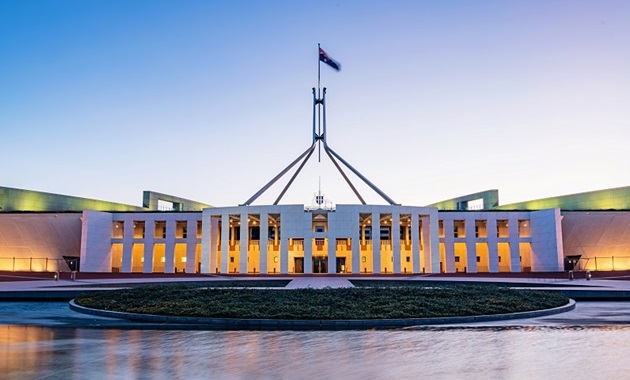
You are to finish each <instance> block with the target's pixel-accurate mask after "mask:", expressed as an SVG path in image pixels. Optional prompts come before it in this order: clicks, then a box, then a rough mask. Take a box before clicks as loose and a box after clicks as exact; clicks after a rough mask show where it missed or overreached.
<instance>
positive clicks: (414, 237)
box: [411, 214, 428, 273]
mask: <svg viewBox="0 0 630 380" xmlns="http://www.w3.org/2000/svg"><path fill="white" fill-rule="evenodd" d="M427 227H428V226H425V225H424V224H423V225H422V228H423V229H424V228H427ZM427 248H428V247H425V248H424V249H427ZM411 262H412V265H413V273H420V215H418V214H411Z"/></svg>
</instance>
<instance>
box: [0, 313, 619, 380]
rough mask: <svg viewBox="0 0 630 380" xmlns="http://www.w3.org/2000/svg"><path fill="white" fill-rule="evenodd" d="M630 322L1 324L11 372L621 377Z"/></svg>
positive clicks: (19, 375)
mask: <svg viewBox="0 0 630 380" xmlns="http://www.w3.org/2000/svg"><path fill="white" fill-rule="evenodd" d="M628 352H630V326H628V325H617V326H589V327H574V326H525V327H523V326H487V327H454V328H445V327H435V328H427V329H423V330H396V331H336V332H326V331H324V332H321V331H308V332H295V331H288V332H282V331H260V332H258V331H232V332H223V331H168V330H167V331H158V330H114V329H83V328H49V327H35V326H18V325H0V370H1V371H2V372H1V373H2V375H0V377H1V378H4V379H202V378H203V379H387V378H397V379H418V378H429V379H466V378H471V379H472V378H474V379H478V378H494V379H536V378H538V379H549V378H555V379H573V378H588V379H622V378H628V376H630V375H629V374H630V360H628V358H627V354H628Z"/></svg>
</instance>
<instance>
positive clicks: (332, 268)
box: [326, 233, 337, 273]
mask: <svg viewBox="0 0 630 380" xmlns="http://www.w3.org/2000/svg"><path fill="white" fill-rule="evenodd" d="M326 236H330V233H327V234H326ZM326 240H328V273H337V239H335V238H332V239H331V238H330V237H327V238H326Z"/></svg>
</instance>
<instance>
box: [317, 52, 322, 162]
mask: <svg viewBox="0 0 630 380" xmlns="http://www.w3.org/2000/svg"><path fill="white" fill-rule="evenodd" d="M320 49H321V46H320V44H319V43H318V44H317V135H318V137H319V138H321V135H322V107H321V101H320V99H321V89H320V78H321V66H322V60H321V59H320V57H319V51H320ZM317 162H322V144H321V142H320V141H318V143H317Z"/></svg>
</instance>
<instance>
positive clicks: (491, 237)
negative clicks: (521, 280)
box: [486, 213, 499, 273]
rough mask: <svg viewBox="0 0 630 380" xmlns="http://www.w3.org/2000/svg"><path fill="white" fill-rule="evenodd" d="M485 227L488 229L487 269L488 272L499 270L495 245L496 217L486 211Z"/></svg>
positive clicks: (497, 251) (497, 250)
mask: <svg viewBox="0 0 630 380" xmlns="http://www.w3.org/2000/svg"><path fill="white" fill-rule="evenodd" d="M488 215H492V216H488V220H487V221H486V229H487V230H488V256H489V257H488V265H489V268H488V271H489V272H490V273H498V272H499V248H498V246H497V219H496V216H495V215H493V214H492V213H488Z"/></svg>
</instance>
